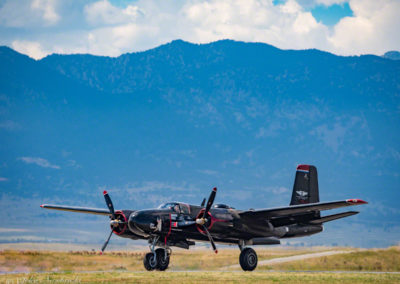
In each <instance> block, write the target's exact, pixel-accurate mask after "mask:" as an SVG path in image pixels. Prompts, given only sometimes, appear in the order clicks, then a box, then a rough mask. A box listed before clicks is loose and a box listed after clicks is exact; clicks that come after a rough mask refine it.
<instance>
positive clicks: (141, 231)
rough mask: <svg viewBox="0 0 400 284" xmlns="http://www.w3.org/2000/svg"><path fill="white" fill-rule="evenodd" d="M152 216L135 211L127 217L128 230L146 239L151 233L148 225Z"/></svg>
mask: <svg viewBox="0 0 400 284" xmlns="http://www.w3.org/2000/svg"><path fill="white" fill-rule="evenodd" d="M152 219H153V218H152V216H151V215H150V214H148V213H147V212H143V211H136V212H133V213H132V214H131V215H130V216H129V222H128V225H129V229H130V230H131V231H132V232H133V233H135V234H138V235H141V236H144V237H147V236H148V234H149V233H150V232H151V228H150V224H151V223H152V221H153V220H152Z"/></svg>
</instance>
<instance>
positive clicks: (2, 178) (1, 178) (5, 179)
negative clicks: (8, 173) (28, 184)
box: [0, 177, 8, 181]
mask: <svg viewBox="0 0 400 284" xmlns="http://www.w3.org/2000/svg"><path fill="white" fill-rule="evenodd" d="M0 181H8V178H5V177H0Z"/></svg>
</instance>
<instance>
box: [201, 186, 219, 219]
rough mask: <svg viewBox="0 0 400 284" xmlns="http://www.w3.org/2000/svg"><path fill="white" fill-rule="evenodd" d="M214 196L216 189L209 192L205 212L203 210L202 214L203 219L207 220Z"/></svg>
mask: <svg viewBox="0 0 400 284" xmlns="http://www.w3.org/2000/svg"><path fill="white" fill-rule="evenodd" d="M216 194H217V188H216V187H214V188H213V190H212V191H211V194H210V197H209V198H208V201H207V206H206V210H204V213H203V218H207V215H208V211H210V208H211V206H212V204H213V203H214V199H215V195H216Z"/></svg>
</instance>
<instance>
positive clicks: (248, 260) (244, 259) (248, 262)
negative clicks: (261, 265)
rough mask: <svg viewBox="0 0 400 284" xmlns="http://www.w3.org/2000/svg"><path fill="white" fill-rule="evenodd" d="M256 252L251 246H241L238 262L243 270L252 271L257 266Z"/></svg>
mask: <svg viewBox="0 0 400 284" xmlns="http://www.w3.org/2000/svg"><path fill="white" fill-rule="evenodd" d="M257 262H258V258H257V254H256V252H255V250H254V249H252V248H243V249H242V251H241V252H240V256H239V263H240V266H241V267H242V269H243V270H244V271H253V270H254V269H255V268H256V267H257Z"/></svg>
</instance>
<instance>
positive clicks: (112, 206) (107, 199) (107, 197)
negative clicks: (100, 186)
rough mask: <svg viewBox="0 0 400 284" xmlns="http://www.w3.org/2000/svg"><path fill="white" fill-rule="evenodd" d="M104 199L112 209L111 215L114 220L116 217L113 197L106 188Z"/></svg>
mask: <svg viewBox="0 0 400 284" xmlns="http://www.w3.org/2000/svg"><path fill="white" fill-rule="evenodd" d="M103 195H104V199H105V200H106V204H107V207H108V209H109V210H110V213H111V217H112V219H113V220H114V219H115V212H114V205H113V204H112V201H111V198H110V196H109V195H108V192H107V191H106V190H104V191H103Z"/></svg>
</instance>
